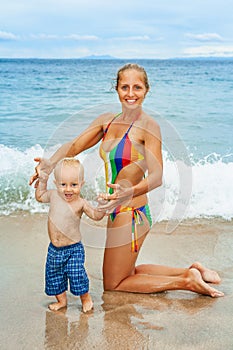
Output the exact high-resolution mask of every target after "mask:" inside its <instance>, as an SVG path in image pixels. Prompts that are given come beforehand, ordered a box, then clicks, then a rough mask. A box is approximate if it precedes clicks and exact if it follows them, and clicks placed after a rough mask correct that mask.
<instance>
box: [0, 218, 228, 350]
mask: <svg viewBox="0 0 233 350" xmlns="http://www.w3.org/2000/svg"><path fill="white" fill-rule="evenodd" d="M46 220H47V216H46V215H43V214H35V215H31V214H25V213H18V214H16V215H11V216H7V217H0V235H1V248H0V249H1V252H0V253H1V254H0V259H1V302H0V303H1V330H0V332H1V340H0V346H1V349H2V350H5V349H6V350H11V349H12V350H21V349H24V350H34V349H38V350H40V349H56V350H60V349H72V350H73V349H79V350H82V349H101V350H105V349H111V350H115V349H117V350H120V349H124V350H127V349H129V350H133V349H135V350H136V349H137V350H141V349H149V350H157V349H158V350H176V349H179V350H183V349H185V350H186V349H187V350H188V349H189V350H192V349H203V350H208V349H211V350H220V349H227V350H228V349H229V350H230V349H233V337H232V314H233V235H232V233H233V227H232V222H227V221H223V220H220V219H210V220H190V221H185V222H182V223H181V224H180V225H179V226H178V227H177V228H176V229H175V230H174V231H173V232H172V233H170V234H169V233H168V231H169V228H168V227H167V223H166V222H163V223H158V224H156V225H154V227H153V228H152V230H151V233H150V234H149V235H148V237H147V239H146V241H145V243H144V246H143V248H142V250H141V252H140V256H139V259H138V263H156V264H166V265H173V266H180V267H187V266H189V265H190V264H191V263H192V262H193V261H195V260H199V261H201V262H202V263H204V264H205V265H208V267H210V268H212V269H216V270H217V271H218V272H219V274H220V276H221V278H222V283H221V284H220V285H219V286H217V288H218V289H220V290H221V291H223V292H224V293H225V296H224V297H222V298H217V299H213V298H210V297H208V296H201V295H198V294H196V293H191V292H187V291H171V292H166V293H158V294H150V295H145V294H144V295H143V294H132V293H121V292H105V293H103V287H102V276H101V265H102V258H103V248H101V246H102V244H103V241H104V236H105V232H104V229H103V227H101V226H100V225H92V224H90V223H87V222H84V221H83V224H82V232H83V242H84V244H85V246H86V266H87V270H88V273H89V276H90V292H91V294H92V297H93V300H94V310H93V312H91V313H89V314H83V313H82V312H81V304H80V301H79V299H77V298H76V297H74V296H72V295H71V294H70V293H68V307H67V309H63V310H61V311H58V312H52V311H49V310H48V308H47V307H48V304H49V303H50V302H51V301H52V300H53V298H51V297H48V296H46V295H45V294H44V263H45V256H46V251H47V245H48V237H47V230H46ZM94 236H95V237H97V236H98V239H95V240H93V237H94ZM93 242H94V243H93Z"/></svg>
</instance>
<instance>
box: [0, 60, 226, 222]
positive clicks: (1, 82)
mask: <svg viewBox="0 0 233 350" xmlns="http://www.w3.org/2000/svg"><path fill="white" fill-rule="evenodd" d="M134 62H135V61H134ZM136 62H137V63H139V64H141V65H143V66H144V67H145V69H146V70H147V73H148V77H149V81H150V85H151V90H150V92H149V94H148V96H147V98H146V101H145V105H144V106H145V108H146V109H147V111H149V112H150V114H151V115H152V117H154V118H156V119H158V121H159V122H160V121H161V123H160V124H161V129H162V135H163V139H164V145H163V146H164V147H163V149H164V161H165V173H164V186H163V189H161V190H160V192H161V193H162V194H161V197H160V205H159V207H160V210H159V213H157V214H156V215H155V216H156V218H157V219H161V220H162V219H167V218H169V217H170V216H171V215H172V213H173V211H174V210H173V209H174V205H175V204H174V202H176V201H177V198H178V197H179V194H178V193H179V192H180V189H179V184H178V183H179V181H180V178H182V176H180V171H182V170H180V169H181V168H182V167H179V166H177V159H178V158H179V159H181V160H182V157H183V158H184V159H183V160H184V162H185V163H187V160H188V163H189V167H190V169H191V170H190V169H189V170H188V173H187V175H188V176H189V180H188V186H189V187H190V188H191V189H190V191H186V192H187V193H189V192H190V193H189V194H187V193H186V195H185V196H186V197H188V196H189V198H188V200H187V198H185V203H187V202H189V205H188V207H189V208H188V209H187V210H185V213H183V214H182V215H183V216H184V217H198V216H208V217H209V216H222V217H224V218H227V219H229V218H232V214H233V206H232V204H231V205H230V203H232V202H233V201H232V198H233V195H232V170H233V169H232V164H233V155H232V154H233V151H232V129H233V104H232V100H233V60H232V59H209V60H207V59H206V60H205V59H199V60H198V59H196V60H191V59H190V60H188V59H187V60H180V59H179V60H178V59H177V60H139V61H136ZM124 63H127V61H123V60H80V59H79V60H73V59H72V60H40V59H27V60H23V59H20V60H18V59H9V60H7V59H0V155H1V172H0V195H1V213H2V214H9V213H11V212H12V211H14V210H19V209H20V210H29V211H41V210H42V209H41V205H38V204H37V203H35V201H34V193H33V189H32V188H31V187H29V186H28V185H27V182H28V177H29V175H30V174H31V173H32V172H33V167H34V162H33V157H34V156H36V155H42V154H43V152H44V150H45V148H46V149H47V150H49V151H51V152H52V150H54V149H56V147H57V146H58V145H59V144H61V143H63V142H64V141H66V140H69V139H70V138H72V137H74V136H75V135H78V134H79V132H81V131H82V130H84V128H85V127H86V126H87V125H88V124H89V123H90V122H91V121H92V120H93V119H94V118H95V117H96V116H97V115H98V113H99V112H100V113H101V112H105V111H106V108H108V107H109V108H111V107H112V106H114V108H115V109H116V111H118V109H120V105H118V99H117V94H116V92H115V90H114V88H113V86H114V78H115V76H116V72H117V70H118V68H119V67H120V66H121V65H123V64H124ZM158 114H159V116H158ZM64 122H66V123H64ZM169 128H170V131H171V133H169V130H168V129H169ZM178 149H179V150H178ZM94 158H95V156H94ZM86 165H87V166H88V169H87V177H88V175H89V171H90V173H91V170H90V168H91V166H92V164H89V163H88V162H87V164H86ZM98 166H99V167H101V165H99V163H98ZM177 169H178V170H177ZM190 171H191V173H190ZM99 172H100V174H101V175H100V179H97V181H96V182H98V184H100V183H101V181H102V173H101V170H100V171H99ZM16 174H17V176H16ZM177 174H178V177H179V179H178V178H177ZM90 177H91V176H90ZM87 185H88V186H87V192H86V193H87V196H88V195H90V193H92V195H93V193H94V192H96V191H97V189H96V183H95V185H93V184H91V183H89V184H87ZM186 185H187V184H186ZM186 185H185V186H186ZM93 186H94V187H93ZM100 187H101V186H100ZM182 200H183V199H181V201H182ZM151 201H152V206H153V205H154V206H155V207H158V202H157V200H153V194H152V196H151ZM178 201H179V198H178ZM185 206H187V205H186V204H185ZM161 208H163V209H161ZM183 211H184V210H183Z"/></svg>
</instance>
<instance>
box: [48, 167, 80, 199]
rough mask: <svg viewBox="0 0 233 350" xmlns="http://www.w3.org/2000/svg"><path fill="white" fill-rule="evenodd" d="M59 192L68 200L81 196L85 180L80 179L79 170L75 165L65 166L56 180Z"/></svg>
mask: <svg viewBox="0 0 233 350" xmlns="http://www.w3.org/2000/svg"><path fill="white" fill-rule="evenodd" d="M54 183H55V185H56V187H57V191H58V194H59V195H60V196H61V197H62V198H63V199H64V200H65V201H66V202H72V201H74V200H76V199H78V198H79V195H80V190H81V187H82V185H83V181H81V182H80V181H79V170H78V169H77V168H75V167H70V166H63V167H62V168H61V169H60V171H59V174H58V176H57V178H56V179H55V181H54Z"/></svg>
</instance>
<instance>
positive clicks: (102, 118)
mask: <svg viewBox="0 0 233 350" xmlns="http://www.w3.org/2000/svg"><path fill="white" fill-rule="evenodd" d="M114 116H115V114H114V113H111V112H105V113H102V114H100V115H99V116H98V117H97V118H96V119H95V120H94V123H98V124H102V125H104V124H106V123H108V122H110V121H111V120H112V119H113V118H114Z"/></svg>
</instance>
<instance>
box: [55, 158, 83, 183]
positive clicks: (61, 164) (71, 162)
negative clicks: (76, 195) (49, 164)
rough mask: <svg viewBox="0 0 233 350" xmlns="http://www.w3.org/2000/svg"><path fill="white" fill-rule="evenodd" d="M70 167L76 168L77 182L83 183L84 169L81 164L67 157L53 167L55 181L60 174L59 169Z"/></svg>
mask: <svg viewBox="0 0 233 350" xmlns="http://www.w3.org/2000/svg"><path fill="white" fill-rule="evenodd" d="M65 166H67V167H72V168H76V169H77V171H78V179H79V181H83V180H84V167H83V165H82V163H81V162H80V161H79V160H78V159H76V158H73V157H67V158H63V159H61V160H60V161H59V162H58V163H57V164H56V166H55V168H54V171H53V173H54V177H55V179H56V180H57V178H58V176H59V174H60V172H61V169H62V168H63V167H65Z"/></svg>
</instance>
